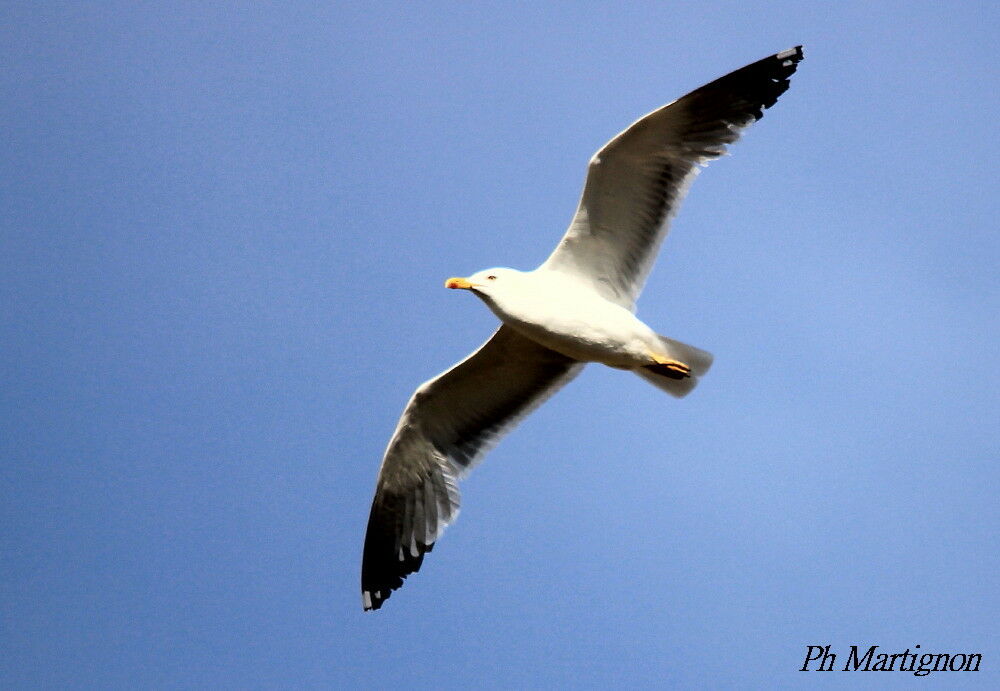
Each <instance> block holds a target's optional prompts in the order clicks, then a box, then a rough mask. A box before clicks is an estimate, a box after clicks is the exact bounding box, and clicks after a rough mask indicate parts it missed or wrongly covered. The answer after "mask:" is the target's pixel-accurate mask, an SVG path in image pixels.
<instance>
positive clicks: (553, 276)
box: [446, 268, 661, 369]
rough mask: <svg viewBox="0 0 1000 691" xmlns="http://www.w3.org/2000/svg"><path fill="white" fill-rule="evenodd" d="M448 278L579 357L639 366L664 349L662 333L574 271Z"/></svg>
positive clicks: (506, 319)
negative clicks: (573, 274) (570, 272)
mask: <svg viewBox="0 0 1000 691" xmlns="http://www.w3.org/2000/svg"><path fill="white" fill-rule="evenodd" d="M491 277H492V278H491ZM449 282H450V286H449V287H454V288H465V289H467V290H470V291H471V292H472V293H473V294H475V295H476V297H478V298H479V299H481V300H482V301H483V302H484V303H486V306H487V307H489V308H490V310H491V311H492V312H493V313H494V314H495V315H496V316H497V317H499V318H500V321H502V322H503V323H504V324H506V325H507V326H509V327H511V328H512V329H514V330H515V331H517V332H518V333H520V334H521V335H523V336H526V337H527V338H530V339H531V340H533V341H535V342H536V343H540V344H541V345H543V346H545V347H547V348H551V349H552V350H554V351H556V352H557V353H561V354H563V355H565V356H566V357H569V358H572V359H574V360H578V361H580V362H599V363H601V364H603V365H607V366H608V367H615V368H618V369H634V368H636V367H641V366H644V365H649V364H651V363H652V360H651V358H650V353H657V352H658V351H659V350H660V349H661V343H660V337H659V336H657V334H656V332H655V331H653V330H652V329H651V328H649V327H648V326H647V325H646V324H644V323H643V322H642V321H641V320H640V319H639V318H638V317H636V316H635V314H633V312H632V311H631V310H628V309H626V308H624V307H622V306H621V305H619V304H616V303H614V302H611V301H610V300H607V299H606V298H604V296H602V295H601V294H600V293H598V292H596V291H595V290H594V289H593V288H592V287H591V286H590V285H588V284H587V283H586V282H584V281H580V280H577V279H576V278H574V277H572V276H567V275H564V274H560V273H558V272H555V271H546V270H544V269H536V270H535V271H517V270H516V269H508V268H494V269H485V270H483V271H480V272H478V273H476V274H474V275H473V276H470V277H469V278H468V279H464V282H463V279H449V281H447V282H446V285H449ZM466 284H467V286H466Z"/></svg>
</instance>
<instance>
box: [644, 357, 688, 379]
mask: <svg viewBox="0 0 1000 691" xmlns="http://www.w3.org/2000/svg"><path fill="white" fill-rule="evenodd" d="M649 356H650V357H651V358H652V359H653V362H654V363H655V364H652V365H646V369H648V370H651V371H653V372H656V373H657V374H662V375H665V376H667V377H670V378H671V379H686V378H687V377H690V376H691V368H690V367H688V366H687V365H685V364H684V363H683V362H680V361H679V360H672V359H670V358H668V357H664V356H662V355H657V354H656V353H650V354H649Z"/></svg>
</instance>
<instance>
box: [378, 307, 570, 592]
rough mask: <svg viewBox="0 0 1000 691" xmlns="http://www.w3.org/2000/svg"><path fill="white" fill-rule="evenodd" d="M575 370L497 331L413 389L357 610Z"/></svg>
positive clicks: (423, 543)
mask: <svg viewBox="0 0 1000 691" xmlns="http://www.w3.org/2000/svg"><path fill="white" fill-rule="evenodd" d="M582 367H583V365H582V364H581V363H579V362H577V361H575V360H572V359H570V358H567V357H566V356H564V355H560V354H559V353H556V352H555V351H552V350H549V349H548V348H545V347H543V346H541V345H538V344H537V343H535V342H534V341H531V340H529V339H527V338H525V337H524V336H521V335H519V334H518V333H517V332H516V331H513V330H512V329H510V328H509V327H506V326H501V327H500V328H499V329H498V330H497V331H496V333H494V334H493V336H492V337H491V338H490V339H489V340H488V341H487V342H486V343H485V344H483V345H482V346H481V347H480V348H479V349H478V350H477V351H476V352H474V353H473V354H472V355H470V356H469V357H468V358H466V359H465V360H463V361H462V362H460V363H458V364H457V365H455V366H454V367H452V368H451V369H450V370H448V371H446V372H444V373H442V374H440V375H438V376H437V377H435V378H434V379H431V380H430V381H427V382H425V383H424V384H422V385H421V386H419V387H418V388H417V390H416V392H415V393H414V394H413V397H412V398H411V399H410V402H409V403H408V404H407V405H406V408H405V410H404V411H403V415H402V417H401V418H400V420H399V424H398V425H397V426H396V431H395V433H394V434H393V436H392V439H391V440H390V441H389V446H388V448H387V449H386V452H385V457H384V458H383V459H382V466H381V468H380V470H379V476H378V482H377V485H376V490H375V498H374V500H373V501H372V509H371V514H370V515H369V519H368V530H367V533H366V535H365V546H364V554H363V556H362V564H361V590H362V604H363V605H364V608H365V609H378V608H379V607H380V606H381V605H382V602H383V601H384V600H385V599H387V598H388V597H389V595H390V594H391V592H392V591H393V590H395V589H396V588H399V587H400V586H401V585H402V584H403V579H404V578H406V576H408V575H409V574H411V573H413V572H415V571H417V570H418V569H419V568H420V565H421V563H422V562H423V557H424V554H425V553H426V552H430V551H431V549H432V548H433V546H434V542H435V541H436V540H437V539H438V538H439V537H440V536H441V533H442V531H443V530H444V528H445V526H447V525H448V524H450V523H451V522H452V521H454V520H455V517H456V516H457V515H458V507H459V493H458V479H459V478H460V477H462V476H463V475H464V474H465V473H467V472H468V471H469V469H470V468H471V467H472V466H473V465H474V464H475V463H476V461H478V460H479V459H480V458H482V456H483V455H484V454H485V453H486V452H487V451H488V450H489V449H490V448H491V447H492V446H493V445H494V444H495V443H496V442H497V441H498V440H499V439H500V437H501V436H502V435H503V434H504V433H506V432H507V431H509V430H510V429H511V428H513V427H514V426H515V425H516V424H517V423H518V422H519V421H520V420H521V419H523V418H524V417H525V416H526V415H527V414H528V413H530V412H531V411H532V410H534V409H535V408H537V407H538V406H539V405H541V404H542V403H543V402H544V401H545V400H546V399H547V398H549V397H550V396H551V395H552V394H554V393H555V392H556V391H557V390H558V389H559V388H561V387H562V386H563V385H565V384H566V383H567V382H568V381H569V380H570V379H572V378H573V377H574V376H576V375H577V374H578V373H579V371H580V369H581V368H582Z"/></svg>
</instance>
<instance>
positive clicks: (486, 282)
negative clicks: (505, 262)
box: [444, 267, 527, 303]
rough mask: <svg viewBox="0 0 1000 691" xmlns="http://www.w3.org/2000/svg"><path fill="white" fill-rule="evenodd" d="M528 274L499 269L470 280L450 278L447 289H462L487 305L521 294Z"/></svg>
mask: <svg viewBox="0 0 1000 691" xmlns="http://www.w3.org/2000/svg"><path fill="white" fill-rule="evenodd" d="M526 275H527V274H526V273H525V272H524V271H518V270H517V269H506V268H502V267H497V268H495V269H483V270H482V271H477V272H476V273H474V274H472V275H471V276H469V277H468V278H449V279H448V280H447V281H445V282H444V287H445V288H460V289H462V290H470V291H472V292H473V293H474V294H475V295H476V297H479V298H481V299H482V300H484V301H485V302H487V303H491V302H494V301H496V300H502V298H503V296H505V295H511V294H512V293H516V292H519V289H520V288H521V287H522V286H523V285H524V280H523V279H524V277H525V276H526Z"/></svg>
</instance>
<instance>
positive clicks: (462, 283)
mask: <svg viewBox="0 0 1000 691" xmlns="http://www.w3.org/2000/svg"><path fill="white" fill-rule="evenodd" d="M474 285H476V284H475V283H470V282H469V279H467V278H449V279H448V280H447V281H445V282H444V287H445V288H461V289H462V290H469V289H470V288H472V287H473V286H474Z"/></svg>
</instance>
